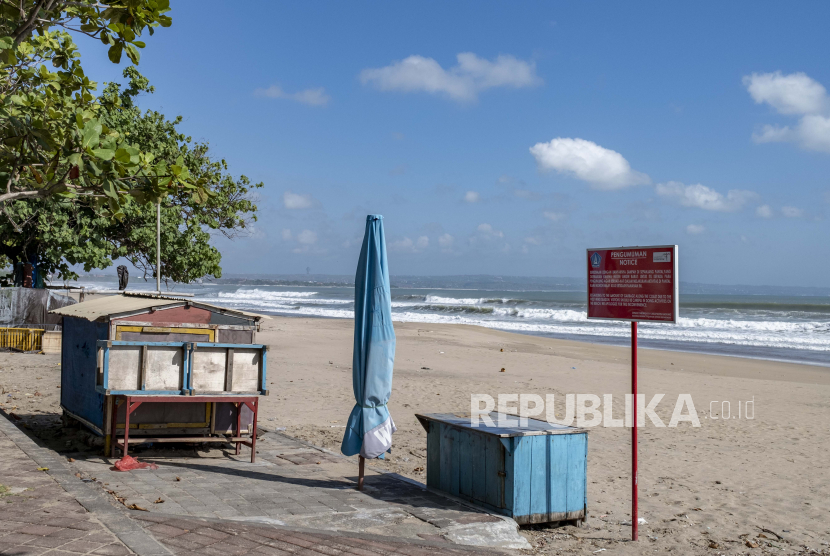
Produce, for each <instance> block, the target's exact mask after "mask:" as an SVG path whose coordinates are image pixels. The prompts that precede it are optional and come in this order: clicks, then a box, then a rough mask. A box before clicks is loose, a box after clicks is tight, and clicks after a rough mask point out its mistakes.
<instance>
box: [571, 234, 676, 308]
mask: <svg viewBox="0 0 830 556" xmlns="http://www.w3.org/2000/svg"><path fill="white" fill-rule="evenodd" d="M587 264H588V318H589V319H606V320H608V319H610V320H628V321H637V322H647V321H654V322H677V313H678V308H679V301H680V296H679V291H678V285H679V280H678V277H677V270H678V266H677V245H660V246H651V247H617V248H611V249H608V248H603V249H588V254H587Z"/></svg>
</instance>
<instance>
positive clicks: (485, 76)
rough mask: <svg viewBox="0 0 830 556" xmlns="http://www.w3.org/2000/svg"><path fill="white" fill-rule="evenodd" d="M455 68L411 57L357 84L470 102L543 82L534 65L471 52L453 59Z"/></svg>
mask: <svg viewBox="0 0 830 556" xmlns="http://www.w3.org/2000/svg"><path fill="white" fill-rule="evenodd" d="M456 58H457V60H458V64H457V65H455V66H453V67H451V68H450V69H448V70H445V69H444V68H442V67H441V64H439V63H438V62H436V61H435V60H434V59H432V58H425V57H424V56H410V57H408V58H405V59H403V60H400V61H398V62H395V63H393V64H390V65H388V66H385V67H382V68H369V69H365V70H363V71H362V72H360V81H361V82H362V83H363V84H364V85H366V84H372V85H374V87H375V88H377V89H379V90H381V91H403V92H414V91H423V92H427V93H431V94H443V95H446V96H448V97H450V98H451V99H453V100H459V101H472V100H475V99H476V98H477V96H478V93H480V92H481V91H484V90H487V89H492V88H494V87H512V88H514V89H518V88H522V87H532V86H534V85H537V84H539V83H541V82H542V80H541V79H540V78H539V77H538V76H537V75H536V64H535V63H534V62H525V61H523V60H519V59H518V58H515V57H513V56H509V55H500V56H497V57H496V58H495V59H494V60H493V61H490V60H485V59H484V58H479V57H478V56H476V55H475V54H473V53H472V52H463V53H461V54H458V56H456Z"/></svg>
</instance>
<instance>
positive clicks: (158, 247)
mask: <svg viewBox="0 0 830 556" xmlns="http://www.w3.org/2000/svg"><path fill="white" fill-rule="evenodd" d="M156 291H157V292H159V293H161V201H159V202H158V203H156Z"/></svg>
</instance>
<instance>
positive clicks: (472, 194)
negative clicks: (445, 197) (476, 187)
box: [464, 191, 481, 203]
mask: <svg viewBox="0 0 830 556" xmlns="http://www.w3.org/2000/svg"><path fill="white" fill-rule="evenodd" d="M464 200H465V201H467V202H468V203H477V202H479V200H481V197H480V196H479V194H478V192H476V191H468V192H467V193H465V194H464Z"/></svg>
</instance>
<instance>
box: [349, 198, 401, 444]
mask: <svg viewBox="0 0 830 556" xmlns="http://www.w3.org/2000/svg"><path fill="white" fill-rule="evenodd" d="M354 289H355V292H354V293H355V295H354V355H353V357H352V386H353V388H354V397H355V401H356V402H357V403H356V404H355V406H354V409H352V413H351V415H349V421H348V423H347V425H346V433H345V434H344V435H343V445H342V446H341V448H340V449H341V451H342V452H343V453H344V454H345V455H347V456H353V455H355V454H360V455H361V456H363V457H365V458H377V457H383V453H384V452H386V451H388V450H389V449H390V448H391V447H392V433H394V432H395V430H397V429H396V428H395V423H394V422H393V421H392V417H391V416H390V415H389V409H388V408H387V406H386V403H387V402H388V401H389V396H390V395H391V394H392V368H393V366H394V363H395V330H394V328H392V296H391V292H390V290H389V266H388V264H387V259H386V239H385V238H384V235H383V217H382V216H380V215H375V214H370V215H369V216H367V217H366V233H365V235H364V237H363V247H362V248H361V249H360V259H359V260H358V263H357V273H356V274H355V287H354Z"/></svg>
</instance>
